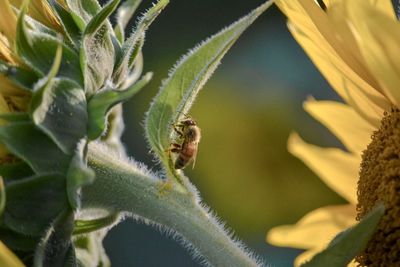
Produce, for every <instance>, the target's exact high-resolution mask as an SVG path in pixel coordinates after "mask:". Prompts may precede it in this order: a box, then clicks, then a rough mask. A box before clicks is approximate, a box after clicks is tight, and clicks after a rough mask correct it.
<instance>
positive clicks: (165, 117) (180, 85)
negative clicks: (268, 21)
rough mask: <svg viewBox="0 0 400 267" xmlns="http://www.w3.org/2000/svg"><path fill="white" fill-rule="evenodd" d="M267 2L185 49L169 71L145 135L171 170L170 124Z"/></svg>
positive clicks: (188, 103) (264, 7) (157, 97)
mask: <svg viewBox="0 0 400 267" xmlns="http://www.w3.org/2000/svg"><path fill="white" fill-rule="evenodd" d="M269 6H270V3H269V2H267V3H265V4H263V5H261V6H260V7H259V8H257V9H255V10H254V11H252V12H251V13H250V14H249V15H247V16H245V17H243V18H242V19H240V20H239V21H237V22H235V23H234V24H232V25H231V26H229V27H227V28H225V29H224V30H222V31H221V32H219V33H217V34H216V35H214V36H212V37H211V38H209V39H208V40H206V41H205V42H203V43H202V44H201V45H200V46H198V47H196V48H195V49H193V50H192V51H190V52H189V54H188V55H186V56H185V57H183V58H182V59H181V60H180V61H179V62H178V63H177V64H176V66H175V68H174V69H172V70H171V72H170V73H171V74H170V76H169V77H168V79H167V80H166V81H164V82H163V84H162V86H161V88H160V91H159V93H158V95H157V96H156V97H155V99H154V100H153V102H152V104H151V106H150V109H149V111H148V113H147V117H146V122H145V127H146V136H147V139H148V141H149V143H150V146H151V148H152V149H153V151H154V152H155V153H156V154H157V156H158V157H159V159H160V160H161V162H163V164H164V166H166V167H167V168H170V169H171V171H173V167H172V166H171V164H170V163H169V158H168V155H169V153H168V152H167V151H168V149H169V146H170V143H171V140H173V129H172V126H171V125H172V124H173V123H175V122H177V121H179V120H181V119H182V118H183V117H184V116H185V114H187V113H188V112H189V109H190V107H191V106H192V104H193V101H194V100H195V98H196V97H197V94H198V93H199V91H200V89H201V88H202V87H203V85H204V83H205V82H206V81H207V80H208V78H209V77H210V76H211V75H212V73H213V72H214V70H215V69H216V68H217V66H218V65H219V63H220V61H221V59H222V57H223V56H224V55H225V53H226V52H227V51H228V50H229V48H230V47H231V46H232V45H233V44H234V43H235V41H236V40H237V39H238V38H239V36H240V35H241V34H242V33H243V32H244V30H245V29H246V28H247V27H248V26H249V25H250V24H251V23H252V22H253V21H254V20H255V19H256V18H257V17H258V16H259V15H260V14H262V13H263V12H264V11H265V10H266V9H267V8H268V7H269Z"/></svg>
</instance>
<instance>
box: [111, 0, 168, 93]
mask: <svg viewBox="0 0 400 267" xmlns="http://www.w3.org/2000/svg"><path fill="white" fill-rule="evenodd" d="M168 3H169V0H159V1H158V2H157V4H155V5H154V6H153V7H152V8H150V9H149V10H148V11H147V12H146V13H145V14H144V16H142V17H141V19H140V20H139V22H138V24H137V26H136V29H135V31H134V32H133V33H132V34H131V36H130V37H129V39H128V40H127V41H126V42H125V43H124V44H123V46H122V57H121V59H120V60H119V61H118V62H117V64H116V67H115V70H114V74H113V80H114V82H115V84H117V85H119V84H120V83H121V82H123V81H124V80H125V78H126V76H127V75H128V72H129V70H130V67H131V66H130V65H129V63H130V62H132V61H134V59H132V56H133V57H135V58H136V56H137V55H138V53H139V52H140V51H141V50H142V46H143V42H142V40H144V37H145V32H146V30H147V28H148V27H149V26H150V24H151V23H152V22H153V21H154V20H155V19H156V18H157V16H158V15H159V14H160V13H161V11H162V10H163V9H164V8H165V7H166V6H167V4H168Z"/></svg>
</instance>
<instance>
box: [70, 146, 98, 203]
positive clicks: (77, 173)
mask: <svg viewBox="0 0 400 267" xmlns="http://www.w3.org/2000/svg"><path fill="white" fill-rule="evenodd" d="M86 149H87V148H86V143H85V140H84V139H82V141H81V144H80V145H79V146H78V149H77V151H76V152H75V156H74V157H73V158H72V160H71V164H70V165H69V168H68V172H67V195H68V200H69V203H70V205H71V207H72V208H73V209H74V210H75V209H78V208H79V206H80V195H79V193H80V191H79V190H80V188H81V187H82V186H85V185H87V184H90V183H92V182H93V181H94V178H95V174H94V172H93V170H92V169H90V168H89V167H88V166H87V165H86V162H85V152H86Z"/></svg>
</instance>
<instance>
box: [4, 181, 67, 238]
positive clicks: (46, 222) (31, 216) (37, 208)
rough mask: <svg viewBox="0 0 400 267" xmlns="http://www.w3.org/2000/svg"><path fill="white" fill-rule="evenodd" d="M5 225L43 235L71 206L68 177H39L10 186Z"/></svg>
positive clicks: (28, 233) (23, 231)
mask: <svg viewBox="0 0 400 267" xmlns="http://www.w3.org/2000/svg"><path fill="white" fill-rule="evenodd" d="M6 195H7V205H6V209H5V211H4V218H3V219H4V224H5V225H6V226H8V227H9V228H10V229H12V230H14V231H16V232H19V233H22V234H26V235H32V236H38V235H42V234H43V232H44V230H45V229H47V228H48V227H49V226H50V224H51V222H52V221H53V220H54V219H55V218H56V217H57V215H58V214H59V213H60V212H61V211H62V210H65V209H66V208H67V207H68V200H67V196H66V188H65V177H64V176H62V175H59V174H46V175H37V176H33V177H31V178H29V179H24V180H20V181H16V182H13V183H10V184H8V185H7V188H6Z"/></svg>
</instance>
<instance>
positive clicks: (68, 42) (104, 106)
mask: <svg viewBox="0 0 400 267" xmlns="http://www.w3.org/2000/svg"><path fill="white" fill-rule="evenodd" d="M119 2H120V1H119V0H111V1H110V2H108V4H106V5H105V6H104V7H101V6H100V5H99V3H98V2H97V1H96V0H87V1H86V0H85V1H81V0H66V1H65V2H63V3H62V4H61V3H59V2H58V1H55V0H50V1H49V4H50V7H51V9H52V10H53V12H54V14H55V15H56V17H57V19H58V20H59V23H60V25H58V26H57V27H59V28H61V29H62V30H60V29H56V28H57V27H55V28H54V29H51V28H49V27H48V26H44V25H43V24H41V23H39V22H38V21H35V19H34V18H31V17H29V13H27V12H28V11H27V8H28V6H29V0H26V1H24V4H23V5H22V7H21V9H20V10H19V12H17V13H16V14H18V22H17V32H16V40H15V48H16V49H15V50H16V53H17V56H18V57H19V59H20V61H21V64H20V66H19V67H16V66H11V65H10V64H9V63H6V62H2V61H0V74H2V75H5V76H6V77H9V78H10V80H11V81H12V82H14V83H15V84H16V85H17V86H19V87H21V88H22V89H24V90H26V94H27V95H28V96H31V98H30V102H29V104H28V106H27V109H26V110H24V112H21V113H7V114H1V115H0V119H2V120H4V121H5V122H6V123H5V124H4V125H1V126H0V141H1V143H2V144H4V145H5V146H6V148H7V149H8V151H9V152H10V153H12V154H13V156H14V157H13V158H12V160H13V161H15V162H10V163H9V164H7V165H2V166H0V175H2V176H3V177H1V176H0V218H1V220H0V239H1V240H2V241H4V242H5V243H6V245H7V246H9V247H10V248H12V249H14V250H17V251H18V252H19V253H20V255H21V256H23V258H24V260H26V262H33V264H34V266H38V267H39V266H78V265H85V264H97V265H101V266H107V265H108V264H109V262H108V259H107V257H106V256H105V254H104V250H103V248H102V245H101V241H102V239H103V237H104V236H103V235H102V234H98V233H95V231H97V230H99V229H104V228H105V227H107V226H110V225H112V224H114V223H116V222H118V221H119V214H120V213H119V212H120V210H118V209H115V210H108V212H109V213H108V214H106V215H104V214H100V213H96V212H94V213H93V211H92V212H91V213H89V214H87V213H86V210H85V209H84V208H83V206H84V203H83V201H84V200H85V196H83V195H82V192H85V191H84V189H85V188H88V187H90V186H93V184H95V183H96V178H98V177H96V175H97V176H100V177H102V175H104V173H100V174H99V172H97V173H96V172H95V171H96V170H97V171H98V170H99V169H101V168H99V166H96V165H93V164H92V165H90V166H88V164H87V162H88V155H89V154H88V150H89V148H90V147H91V142H93V143H95V142H96V143H97V142H99V143H106V144H107V142H106V141H104V140H108V141H109V140H113V141H115V140H117V142H120V140H119V134H120V129H121V128H122V127H123V125H122V118H121V113H120V111H121V109H120V106H118V105H119V104H121V103H122V102H124V101H126V100H128V99H130V98H131V97H132V96H134V95H135V94H136V93H137V92H138V91H139V90H140V89H141V88H143V87H144V86H145V85H146V84H147V83H148V82H149V81H150V79H151V77H152V74H151V73H147V74H145V75H144V76H142V78H141V79H140V80H139V77H140V73H141V70H142V47H143V43H144V37H145V32H146V30H147V29H148V27H149V26H150V24H151V23H152V22H153V21H154V20H155V19H156V17H157V16H158V15H159V14H160V12H161V11H162V10H163V9H164V8H165V7H166V5H167V4H168V2H169V1H168V0H159V1H158V2H157V3H156V4H155V5H153V6H152V7H151V8H150V9H149V10H148V11H147V12H146V13H145V14H144V15H143V16H142V17H141V18H140V19H139V20H138V23H137V26H136V28H135V30H134V31H132V33H131V34H130V36H129V38H128V39H127V40H125V39H124V31H125V27H126V25H127V24H128V20H129V19H130V18H131V16H132V15H133V13H134V11H135V10H136V8H137V6H138V5H139V3H140V0H136V1H135V0H130V1H127V2H125V3H124V4H122V5H121V6H120V8H119V9H118V14H117V25H116V27H115V28H114V29H115V30H114V29H113V27H112V26H111V23H110V21H109V17H110V16H111V15H112V13H113V12H114V11H115V10H116V8H117V6H118V4H119ZM270 4H271V3H270V2H268V3H266V4H264V5H262V6H260V7H259V8H258V9H256V10H254V11H253V12H252V13H250V14H249V15H247V16H246V17H244V18H242V19H241V20H239V21H238V22H236V23H234V24H232V25H231V26H230V27H228V28H226V29H224V30H223V31H221V32H220V33H218V34H217V35H215V36H213V37H211V38H210V39H208V40H207V41H205V42H203V43H202V44H201V45H200V46H198V47H197V48H196V49H194V50H193V51H192V52H191V53H189V54H188V55H187V56H186V57H184V58H183V59H182V60H181V61H180V62H179V64H177V66H176V68H174V70H173V71H172V72H171V76H170V77H169V78H168V79H167V80H166V82H165V83H164V84H163V86H162V88H161V90H160V93H159V94H158V96H157V97H156V98H155V100H154V102H153V104H152V105H151V107H150V110H149V112H148V117H147V119H146V132H147V137H148V140H149V142H150V144H151V146H152V148H153V150H154V151H155V152H156V153H157V154H158V155H159V157H160V159H161V161H162V162H163V163H164V167H165V168H166V169H167V168H168V167H167V166H168V164H169V162H168V160H169V159H168V158H167V156H166V153H165V150H166V149H168V148H169V143H170V141H171V138H172V136H171V127H170V124H171V123H172V122H175V121H177V120H179V119H180V118H181V117H182V114H183V113H187V112H188V111H189V108H190V107H191V105H192V103H193V101H194V99H195V98H196V96H197V94H198V92H199V90H200V89H201V87H202V86H203V85H204V83H205V82H206V80H207V79H208V78H209V77H210V75H211V74H212V73H213V71H214V70H215V69H216V67H217V65H218V64H219V63H220V60H221V59H222V57H223V56H224V54H225V53H226V52H227V50H228V49H229V48H230V47H231V46H232V45H233V44H234V42H235V41H236V40H237V39H238V38H239V36H240V35H241V34H242V33H243V31H244V30H245V29H246V28H247V27H248V26H249V25H250V24H251V23H252V22H253V21H254V20H255V19H256V18H257V17H258V16H259V15H260V14H261V13H262V12H263V11H265V10H266V9H267V8H268V7H269V6H270ZM111 110H112V111H113V117H109V113H110V111H111ZM107 124H109V125H107ZM116 129H118V130H116ZM102 137H106V138H102ZM118 153H119V154H123V151H122V150H119V151H118ZM111 160H115V159H111ZM127 165H128V166H129V164H127ZM129 168H131V169H130V170H131V171H133V172H134V173H135V175H136V174H138V175H137V176H135V177H134V178H135V179H136V178H137V180H135V181H134V182H135V183H137V185H138V187H136V188H134V190H128V192H129V194H131V197H129V199H130V200H132V199H136V200H140V201H136V202H135V203H134V204H130V205H132V207H133V206H137V207H138V210H139V211H144V214H141V213H140V215H142V216H144V217H145V218H147V217H146V216H149V218H148V219H150V220H154V221H156V222H158V220H159V221H160V222H161V223H163V224H165V225H168V226H169V227H171V226H172V227H174V226H175V224H171V221H170V218H169V217H168V216H169V215H168V214H162V215H161V217H160V214H159V213H158V212H159V211H160V209H159V208H158V207H159V206H157V205H159V204H161V206H160V207H166V205H169V204H171V203H172V204H171V205H170V206H168V207H166V209H167V208H168V209H170V210H171V213H173V212H175V213H176V214H175V215H174V216H175V217H173V218H176V216H178V215H179V214H180V215H179V216H181V215H182V216H187V214H189V212H187V208H193V210H192V211H191V212H192V215H193V216H189V217H187V218H186V222H187V223H186V224H185V225H183V227H182V231H183V234H186V235H191V232H190V231H188V230H187V229H190V226H191V225H193V224H194V222H196V221H197V218H198V217H199V218H201V220H203V223H204V224H205V225H207V227H203V226H202V225H200V226H199V227H197V229H198V230H196V231H202V230H203V231H204V229H208V228H209V227H210V229H213V231H214V233H215V234H211V232H210V234H208V235H205V236H204V237H203V236H202V235H201V234H199V233H195V232H193V234H192V235H193V236H192V237H193V238H189V239H188V240H192V239H193V240H198V241H196V242H199V243H198V244H194V245H198V247H199V249H203V248H206V249H204V252H203V253H205V254H207V253H209V254H210V259H209V260H210V261H212V260H214V261H215V262H216V264H217V265H218V264H219V263H220V262H224V261H226V262H229V263H234V264H240V262H241V261H242V262H245V263H246V265H248V264H247V263H249V264H250V265H253V264H254V261H253V259H251V257H249V256H248V255H247V254H246V253H244V252H243V251H241V248H239V246H237V245H236V244H235V243H234V242H233V241H232V240H231V239H229V237H228V236H227V234H226V233H225V232H224V231H223V229H222V228H221V227H220V226H219V225H218V224H216V223H215V222H214V221H213V220H212V219H210V218H209V217H207V216H204V214H205V211H204V210H203V208H202V207H201V206H200V205H198V203H197V202H196V201H197V200H196V199H195V198H193V197H192V195H191V194H187V192H188V191H190V190H192V193H193V192H195V189H194V188H185V189H187V190H186V191H176V192H174V193H173V194H169V197H171V196H177V197H178V198H179V199H177V200H175V199H172V200H171V199H170V201H169V202H165V201H164V200H162V199H161V197H160V195H161V193H160V192H161V191H162V188H160V185H162V184H163V183H164V182H163V181H162V180H161V179H158V178H155V177H153V176H152V175H150V174H149V173H148V172H146V171H144V170H143V168H136V167H129ZM114 173H115V172H114ZM112 174H113V173H110V174H109V176H108V177H109V178H110V179H112V180H110V181H112V184H114V183H117V184H118V183H119V184H120V185H122V181H120V180H119V179H115V180H114V178H118V177H113V176H112ZM120 177H124V176H122V175H121V176H120ZM3 182H4V183H5V186H4V185H3ZM130 182H132V181H130ZM173 182H176V181H173ZM132 184H133V183H132ZM147 185H150V186H151V188H146V187H145V186H147ZM168 188H169V189H168ZM168 188H167V189H166V191H168V190H170V189H171V190H176V189H177V188H179V189H182V187H181V185H180V184H178V183H172V184H171V186H170V187H168ZM188 189H190V190H188ZM148 192H151V197H149V195H147V193H148ZM182 192H183V193H182ZM117 193H118V192H114V191H111V193H110V194H108V196H104V199H105V200H109V199H110V197H114V194H117ZM167 193H168V192H167ZM120 199H122V198H120ZM126 203H131V202H130V201H126ZM175 204H176V205H177V207H178V208H179V210H178V211H176V210H175V206H174V205H175ZM118 205H120V206H121V207H122V206H123V205H125V204H124V203H118ZM153 205H155V206H154V207H153ZM128 210H129V211H130V212H131V211H132V210H131V209H128ZM161 210H164V209H161ZM93 215H94V216H93ZM89 216H90V219H87V218H88V217H89ZM96 216H97V217H96ZM163 216H164V217H163ZM171 218H172V217H171ZM174 221H175V220H174ZM184 221H185V220H184ZM178 230H179V229H178ZM73 236H74V239H73V238H72V237H73ZM197 237H199V238H197ZM217 237H218V238H220V239H221V240H223V242H226V243H227V244H228V248H229V250H230V251H232V252H234V253H237V255H234V257H231V255H230V254H229V253H226V255H224V256H223V257H221V259H219V255H218V254H217V253H216V250H215V249H210V248H211V247H210V248H209V247H208V246H205V244H208V240H209V239H211V240H213V242H214V245H216V244H219V241H215V240H216V239H217ZM73 240H74V241H73ZM32 255H34V256H32ZM32 257H33V258H32ZM222 258H223V259H222ZM207 259H208V258H207ZM211 259H212V260H211ZM237 259H238V260H237ZM237 262H238V263H237ZM229 265H230V264H229Z"/></svg>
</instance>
